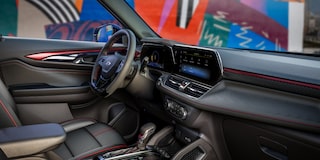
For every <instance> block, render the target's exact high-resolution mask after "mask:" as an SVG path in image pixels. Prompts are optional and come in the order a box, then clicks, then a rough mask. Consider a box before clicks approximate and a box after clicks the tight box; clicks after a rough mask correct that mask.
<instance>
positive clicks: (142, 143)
mask: <svg viewBox="0 0 320 160" xmlns="http://www.w3.org/2000/svg"><path fill="white" fill-rule="evenodd" d="M155 131H156V125H155V124H153V123H147V124H144V125H143V126H142V127H141V128H140V134H139V137H138V138H139V140H138V145H137V146H138V148H139V149H140V150H144V149H145V148H146V145H147V142H148V140H149V138H150V137H151V136H152V135H153V134H154V132H155Z"/></svg>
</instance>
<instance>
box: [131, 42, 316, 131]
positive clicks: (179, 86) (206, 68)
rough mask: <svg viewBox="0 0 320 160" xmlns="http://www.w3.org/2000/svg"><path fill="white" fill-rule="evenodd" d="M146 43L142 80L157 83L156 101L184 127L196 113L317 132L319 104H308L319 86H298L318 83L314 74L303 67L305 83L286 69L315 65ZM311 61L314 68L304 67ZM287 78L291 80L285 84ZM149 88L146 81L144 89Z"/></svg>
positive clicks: (267, 55)
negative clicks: (239, 118)
mask: <svg viewBox="0 0 320 160" xmlns="http://www.w3.org/2000/svg"><path fill="white" fill-rule="evenodd" d="M142 42H143V45H142V48H141V50H140V53H141V56H140V60H141V64H142V66H141V67H142V68H143V67H144V68H146V70H147V72H145V73H143V74H141V75H142V76H143V77H145V78H146V79H152V81H153V82H150V83H155V85H154V84H150V86H155V87H156V88H157V91H159V93H158V92H157V94H156V96H157V97H161V98H160V99H159V100H160V101H161V102H162V109H164V110H165V111H166V112H168V113H169V114H171V115H172V116H173V117H174V118H175V119H176V120H178V121H179V122H181V123H183V124H186V125H188V124H192V121H193V120H194V117H197V115H198V114H199V112H198V111H202V110H205V111H210V112H214V113H220V114H226V115H230V116H236V117H243V118H249V119H253V120H259V121H262V122H267V123H271V124H277V125H283V126H286V127H293V128H299V129H306V130H314V129H315V128H318V127H319V124H318V122H319V121H320V119H319V116H318V114H317V112H315V110H317V109H318V100H316V101H314V99H312V98H311V99H310V97H315V98H319V97H318V95H319V94H318V90H316V89H317V88H316V87H317V86H316V87H313V88H310V87H312V85H308V87H304V86H301V85H300V84H297V83H295V81H300V82H304V83H305V84H309V83H311V84H312V83H314V82H313V79H315V77H314V76H312V74H311V73H313V74H314V73H317V72H316V69H312V68H310V67H309V68H308V66H304V68H306V69H308V71H310V72H304V74H303V76H304V77H302V75H301V74H297V73H296V72H293V70H291V69H290V68H295V67H297V66H296V65H294V64H295V63H288V61H292V60H294V61H299V62H301V63H299V64H300V65H303V64H310V63H312V62H313V61H310V60H308V59H303V58H300V57H299V56H298V55H297V56H293V55H291V57H288V55H285V54H281V53H277V54H270V53H266V52H263V51H247V50H238V49H226V48H204V47H197V46H191V45H184V44H180V43H177V42H174V41H168V40H164V39H159V40H158V39H145V40H143V41H142ZM279 57H280V59H279ZM222 60H223V65H222ZM307 60H308V62H310V63H304V61H307ZM289 73H290V76H289V78H291V79H292V80H291V81H290V80H289V81H288V80H287V79H284V80H283V79H282V78H283V77H285V78H288V76H286V75H288V74H289ZM274 77H277V78H274ZM305 77H308V79H306V78H305ZM302 78H303V79H302ZM137 80H141V78H137ZM309 81H310V82H309ZM290 82H291V83H290ZM316 82H318V80H316ZM140 83H141V82H140ZM140 83H137V84H140ZM304 83H303V84H304ZM146 84H147V83H146V82H145V81H144V82H143V84H142V85H143V86H145V85H146ZM148 93H151V91H150V92H148ZM151 94H152V93H151ZM148 95H149V94H148ZM159 95H161V96H159ZM296 96H299V98H296ZM297 99H299V102H296V101H297ZM301 108H303V109H304V111H303V112H302V111H301ZM279 110H281V112H279ZM289 113H290V114H289ZM300 124H306V125H300Z"/></svg>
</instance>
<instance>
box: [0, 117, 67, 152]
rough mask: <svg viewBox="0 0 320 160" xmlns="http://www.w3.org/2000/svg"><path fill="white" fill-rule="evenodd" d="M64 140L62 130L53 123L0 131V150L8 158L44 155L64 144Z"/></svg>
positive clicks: (64, 135) (64, 136)
mask: <svg viewBox="0 0 320 160" xmlns="http://www.w3.org/2000/svg"><path fill="white" fill-rule="evenodd" d="M65 139H66V133H65V131H64V129H63V128H62V126H61V125H59V124H55V123H48V124H36V125H28V126H20V127H10V128H5V129H1V130H0V148H1V149H2V150H3V152H4V153H5V154H6V155H7V156H8V158H14V157H21V156H28V155H32V154H39V153H44V152H46V151H48V150H50V149H53V148H54V147H56V146H57V145H58V144H60V143H62V142H64V140H65Z"/></svg>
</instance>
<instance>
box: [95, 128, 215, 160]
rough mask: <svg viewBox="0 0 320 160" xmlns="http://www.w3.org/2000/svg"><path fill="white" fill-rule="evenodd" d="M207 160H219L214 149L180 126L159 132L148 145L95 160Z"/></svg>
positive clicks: (121, 150)
mask: <svg viewBox="0 0 320 160" xmlns="http://www.w3.org/2000/svg"><path fill="white" fill-rule="evenodd" d="M120 159H121V160H167V159H174V160H195V159H199V160H205V159H210V160H211V159H212V160H214V159H217V157H216V155H215V153H214V151H213V148H212V147H211V146H210V145H209V143H207V142H206V141H205V140H204V139H203V138H202V137H201V135H200V134H199V133H198V132H197V131H194V130H191V129H188V128H185V127H183V126H180V125H176V126H174V127H173V126H167V127H164V128H163V129H161V130H160V131H158V132H157V133H156V134H155V135H153V136H152V138H151V139H150V140H149V141H148V143H147V144H146V148H144V149H139V148H138V147H137V146H133V147H129V148H125V149H120V150H116V151H111V152H107V153H105V154H103V155H99V156H97V157H96V158H95V160H120Z"/></svg>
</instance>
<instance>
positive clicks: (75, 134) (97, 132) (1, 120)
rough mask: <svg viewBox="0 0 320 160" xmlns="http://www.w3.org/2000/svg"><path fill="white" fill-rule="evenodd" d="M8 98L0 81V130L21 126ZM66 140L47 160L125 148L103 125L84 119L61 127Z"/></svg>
mask: <svg viewBox="0 0 320 160" xmlns="http://www.w3.org/2000/svg"><path fill="white" fill-rule="evenodd" d="M16 111H17V110H16V106H15V102H14V101H13V98H12V96H11V95H10V93H9V92H8V90H7V88H6V87H5V85H4V84H3V82H2V80H0V129H2V128H6V127H17V126H21V125H22V123H21V121H20V120H19V117H18V116H17V114H16ZM61 125H62V126H63V127H64V129H65V131H66V133H67V138H66V140H65V142H64V143H63V144H61V145H60V146H58V148H56V149H55V150H53V151H50V152H48V155H47V156H48V157H49V159H86V158H89V157H92V156H94V155H98V154H101V153H104V152H107V151H110V150H116V149H120V148H124V147H126V144H125V141H124V140H123V138H122V137H121V136H120V134H118V133H117V132H116V131H115V130H114V129H112V128H111V127H109V126H108V125H106V124H103V123H99V122H96V121H94V120H88V119H73V120H70V121H67V122H64V123H62V124H61Z"/></svg>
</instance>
